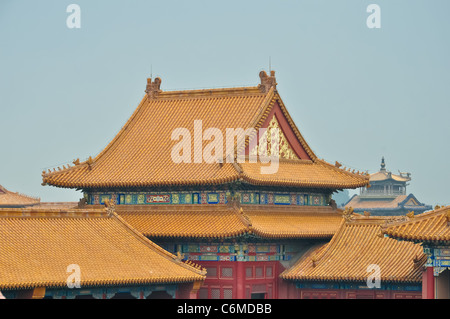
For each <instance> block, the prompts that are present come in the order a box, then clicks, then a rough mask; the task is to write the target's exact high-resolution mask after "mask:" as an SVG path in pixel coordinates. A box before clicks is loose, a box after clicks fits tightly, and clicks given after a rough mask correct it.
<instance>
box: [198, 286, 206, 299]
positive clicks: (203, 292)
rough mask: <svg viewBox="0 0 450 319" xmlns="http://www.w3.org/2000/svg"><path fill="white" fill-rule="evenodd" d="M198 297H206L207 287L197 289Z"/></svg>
mask: <svg viewBox="0 0 450 319" xmlns="http://www.w3.org/2000/svg"><path fill="white" fill-rule="evenodd" d="M198 299H208V288H200V289H199V290H198Z"/></svg>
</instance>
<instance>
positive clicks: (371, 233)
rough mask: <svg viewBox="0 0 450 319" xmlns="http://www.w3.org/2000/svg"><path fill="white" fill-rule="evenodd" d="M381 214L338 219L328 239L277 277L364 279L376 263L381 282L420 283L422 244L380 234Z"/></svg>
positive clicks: (307, 279)
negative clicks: (334, 230)
mask: <svg viewBox="0 0 450 319" xmlns="http://www.w3.org/2000/svg"><path fill="white" fill-rule="evenodd" d="M384 221H385V219H384V218H381V217H355V218H354V219H353V220H352V221H350V222H346V221H344V220H342V223H341V226H340V228H339V230H338V231H337V232H336V234H335V235H334V236H333V238H332V239H331V241H330V242H329V243H327V244H325V245H323V246H320V247H319V248H316V249H314V250H312V251H310V252H309V253H307V254H305V255H304V256H303V257H301V258H300V259H299V260H298V261H297V262H296V264H294V265H293V266H292V267H291V268H289V269H287V270H285V271H284V272H283V273H282V274H281V275H280V277H281V278H283V279H287V280H299V281H334V282H336V281H345V282H365V281H366V280H367V278H368V276H369V275H370V270H368V267H369V265H378V266H379V267H380V269H381V281H382V282H420V281H421V280H422V269H421V266H422V265H423V264H424V263H425V262H426V256H425V255H424V254H423V252H422V247H421V246H420V245H416V244H413V243H410V242H399V241H396V240H393V239H391V238H387V237H383V236H380V234H381V225H382V223H383V222H384Z"/></svg>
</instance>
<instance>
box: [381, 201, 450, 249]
mask: <svg viewBox="0 0 450 319" xmlns="http://www.w3.org/2000/svg"><path fill="white" fill-rule="evenodd" d="M410 216H411V217H405V218H404V220H400V221H398V222H396V223H391V224H388V225H386V227H385V228H384V229H383V232H384V233H385V234H386V235H388V236H389V237H392V238H396V239H402V240H410V241H415V242H449V241H450V206H445V207H442V208H439V209H436V210H434V211H431V212H426V213H422V214H420V215H416V216H414V215H410Z"/></svg>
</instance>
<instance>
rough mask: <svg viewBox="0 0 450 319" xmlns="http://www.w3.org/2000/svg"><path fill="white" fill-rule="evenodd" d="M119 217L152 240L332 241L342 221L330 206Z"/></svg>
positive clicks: (161, 209)
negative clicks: (248, 236) (252, 237)
mask: <svg viewBox="0 0 450 319" xmlns="http://www.w3.org/2000/svg"><path fill="white" fill-rule="evenodd" d="M117 213H118V214H119V215H120V216H121V217H122V218H123V219H125V220H126V221H127V222H128V223H129V224H130V225H131V226H132V227H134V228H135V229H136V230H138V231H140V232H141V233H143V234H144V235H145V236H149V237H190V238H195V237H196V238H228V237H238V236H240V235H244V234H255V235H257V236H260V237H263V238H331V237H332V236H333V234H334V233H335V232H336V231H337V229H338V226H339V223H340V221H341V219H342V217H341V213H340V212H339V211H333V210H332V208H331V207H329V206H298V207H288V206H270V207H265V206H264V207H261V206H260V205H248V206H247V205H246V206H245V207H241V209H234V208H229V207H227V206H226V205H214V206H209V205H202V206H196V205H179V206H177V207H173V206H163V205H161V206H156V207H155V206H152V207H148V206H143V205H140V206H138V205H136V206H131V207H124V206H122V207H120V206H118V207H117Z"/></svg>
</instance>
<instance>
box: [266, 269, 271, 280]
mask: <svg viewBox="0 0 450 319" xmlns="http://www.w3.org/2000/svg"><path fill="white" fill-rule="evenodd" d="M266 277H269V278H270V277H272V267H266Z"/></svg>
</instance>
